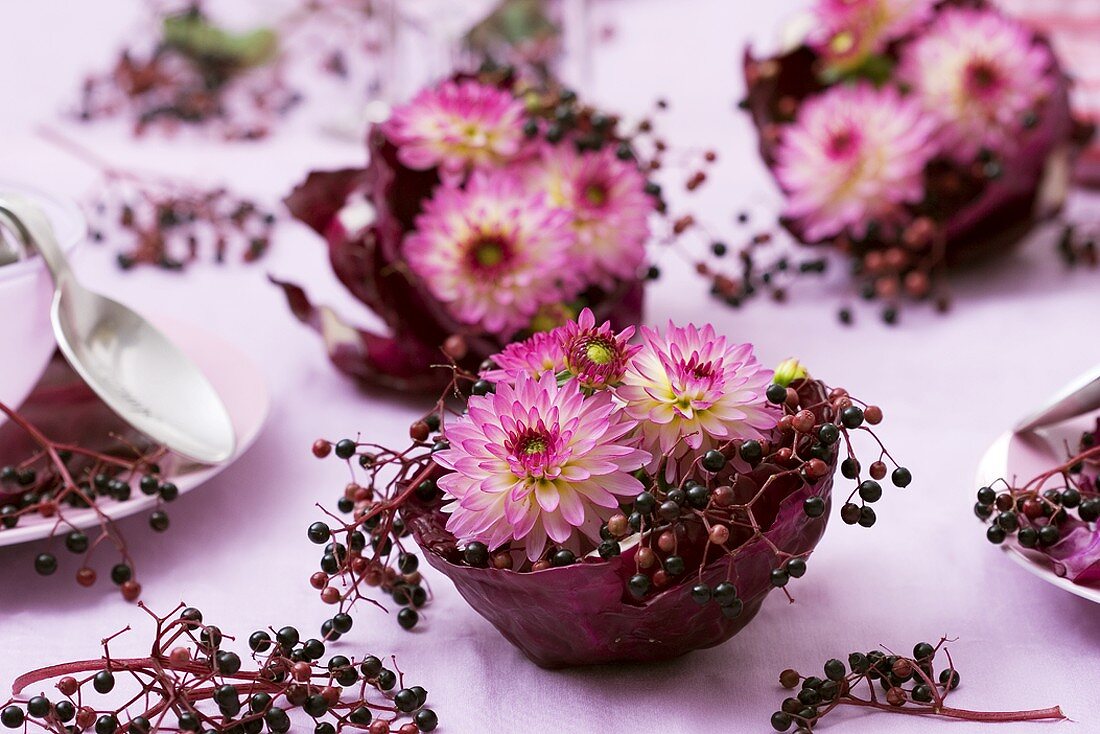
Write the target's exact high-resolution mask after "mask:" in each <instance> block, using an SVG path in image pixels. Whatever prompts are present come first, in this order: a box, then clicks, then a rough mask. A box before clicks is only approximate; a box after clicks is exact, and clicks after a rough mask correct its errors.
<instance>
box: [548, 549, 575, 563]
mask: <svg viewBox="0 0 1100 734" xmlns="http://www.w3.org/2000/svg"><path fill="white" fill-rule="evenodd" d="M576 560H577V557H576V555H574V554H573V551H571V550H569V549H568V548H559V549H558V550H556V551H554V553H553V554H552V555H551V556H550V565H552V566H571V565H573V563H574V562H575V561H576Z"/></svg>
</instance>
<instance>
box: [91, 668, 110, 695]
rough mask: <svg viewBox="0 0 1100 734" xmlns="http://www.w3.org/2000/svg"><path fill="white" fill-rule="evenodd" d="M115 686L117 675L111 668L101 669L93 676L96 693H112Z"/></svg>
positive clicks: (93, 686)
mask: <svg viewBox="0 0 1100 734" xmlns="http://www.w3.org/2000/svg"><path fill="white" fill-rule="evenodd" d="M114 687H115V676H114V673H112V672H111V671H109V670H101V671H99V672H98V673H96V674H95V676H93V677H92V688H94V689H95V691H96V693H110V692H111V691H112V690H114Z"/></svg>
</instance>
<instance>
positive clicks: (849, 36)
mask: <svg viewBox="0 0 1100 734" xmlns="http://www.w3.org/2000/svg"><path fill="white" fill-rule="evenodd" d="M935 4H936V0H818V2H817V4H816V5H815V6H814V15H815V16H816V19H817V23H818V29H819V31H818V34H817V38H816V43H815V45H816V46H817V48H818V51H819V53H821V54H823V55H824V56H825V57H826V58H827V59H829V61H830V63H831V64H832V65H833V66H834V67H840V68H851V67H854V66H858V65H859V64H860V63H861V62H862V61H863V60H864V59H866V58H867V57H868V56H869V55H871V54H877V53H882V52H883V51H885V50H886V46H887V44H889V43H890V42H891V41H894V40H897V39H899V38H901V37H903V36H905V35H906V34H908V33H911V32H912V31H913V30H915V29H916V28H917V27H918V26H920V25H921V24H922V23H924V22H926V21H927V20H929V19H930V18H931V17H932V12H933V9H934V7H935Z"/></svg>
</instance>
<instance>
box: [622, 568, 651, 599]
mask: <svg viewBox="0 0 1100 734" xmlns="http://www.w3.org/2000/svg"><path fill="white" fill-rule="evenodd" d="M626 585H627V588H628V589H630V593H631V594H632V595H634V597H636V598H638V599H641V598H642V597H643V596H645V595H646V592H647V591H649V577H648V576H646V575H645V574H642V573H638V574H635V575H633V576H631V577H630V580H629V581H628V582H627V584H626Z"/></svg>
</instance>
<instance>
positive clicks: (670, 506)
mask: <svg viewBox="0 0 1100 734" xmlns="http://www.w3.org/2000/svg"><path fill="white" fill-rule="evenodd" d="M673 491H676V490H673ZM657 514H658V515H660V517H661V519H662V520H669V521H671V520H675V519H676V518H678V517H679V516H680V505H678V504H677V503H676V502H674V501H672V500H665V501H664V502H662V503H661V506H660V507H659V508H657Z"/></svg>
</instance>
